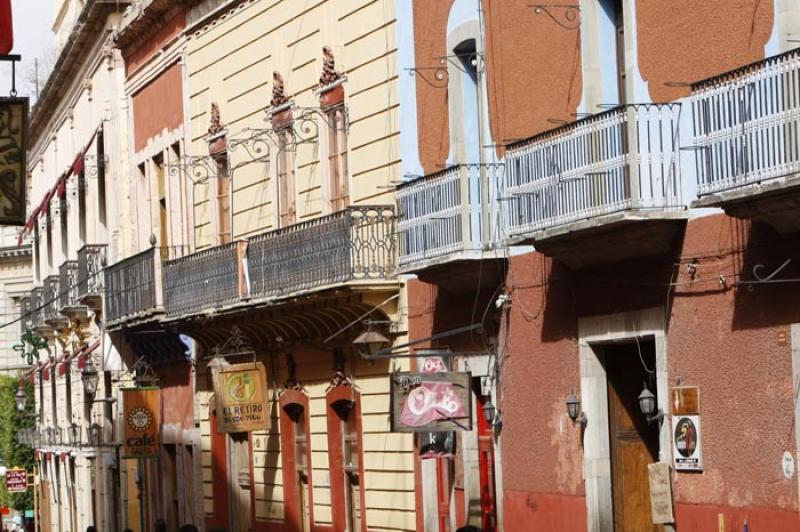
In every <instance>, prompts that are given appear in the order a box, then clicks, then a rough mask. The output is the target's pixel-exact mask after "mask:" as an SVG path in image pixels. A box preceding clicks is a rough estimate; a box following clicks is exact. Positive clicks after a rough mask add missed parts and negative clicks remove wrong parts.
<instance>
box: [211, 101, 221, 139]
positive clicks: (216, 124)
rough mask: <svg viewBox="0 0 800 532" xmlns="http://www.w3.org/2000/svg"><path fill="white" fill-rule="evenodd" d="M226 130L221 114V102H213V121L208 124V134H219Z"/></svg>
mask: <svg viewBox="0 0 800 532" xmlns="http://www.w3.org/2000/svg"><path fill="white" fill-rule="evenodd" d="M224 130H225V124H223V123H222V119H221V118H220V115H219V104H217V102H211V123H210V124H209V125H208V134H209V135H211V136H213V135H218V134H219V133H221V132H222V131H224Z"/></svg>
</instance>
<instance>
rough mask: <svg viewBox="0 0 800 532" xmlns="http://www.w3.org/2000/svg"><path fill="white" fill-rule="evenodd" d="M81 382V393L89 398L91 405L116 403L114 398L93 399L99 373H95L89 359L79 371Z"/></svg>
mask: <svg viewBox="0 0 800 532" xmlns="http://www.w3.org/2000/svg"><path fill="white" fill-rule="evenodd" d="M81 382H83V392H84V393H85V394H86V396H87V397H89V398H91V401H92V402H93V403H114V402H116V399H115V398H114V397H106V398H104V399H95V394H97V385H98V383H99V382H100V373H99V372H98V371H97V368H95V367H94V362H92V359H91V358H89V359H88V360H87V361H86V365H85V366H83V369H82V370H81Z"/></svg>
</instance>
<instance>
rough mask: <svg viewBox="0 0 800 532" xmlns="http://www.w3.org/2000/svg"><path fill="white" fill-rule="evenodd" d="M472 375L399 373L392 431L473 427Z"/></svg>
mask: <svg viewBox="0 0 800 532" xmlns="http://www.w3.org/2000/svg"><path fill="white" fill-rule="evenodd" d="M471 379H472V375H471V374H470V373H463V372H445V373H395V374H394V375H393V376H392V380H391V388H392V431H393V432H437V431H449V430H472V393H471V392H470V382H471Z"/></svg>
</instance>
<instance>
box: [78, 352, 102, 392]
mask: <svg viewBox="0 0 800 532" xmlns="http://www.w3.org/2000/svg"><path fill="white" fill-rule="evenodd" d="M99 380H100V375H99V374H98V373H97V369H96V368H95V367H94V363H93V362H92V359H91V358H89V359H88V360H87V361H86V365H85V366H84V367H83V369H82V370H81V381H82V382H83V391H84V393H85V394H86V395H88V396H90V397H94V395H95V394H96V393H97V383H98V382H99Z"/></svg>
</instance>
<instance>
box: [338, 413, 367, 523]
mask: <svg viewBox="0 0 800 532" xmlns="http://www.w3.org/2000/svg"><path fill="white" fill-rule="evenodd" d="M355 417H356V416H355V412H353V411H351V412H350V414H349V415H348V416H347V418H346V419H343V420H342V450H343V453H342V454H343V456H344V476H345V492H344V495H345V509H346V511H347V530H361V520H362V511H363V510H362V508H361V471H360V468H361V465H360V464H361V441H360V440H361V438H360V435H359V433H358V427H357V426H356V420H355Z"/></svg>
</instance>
